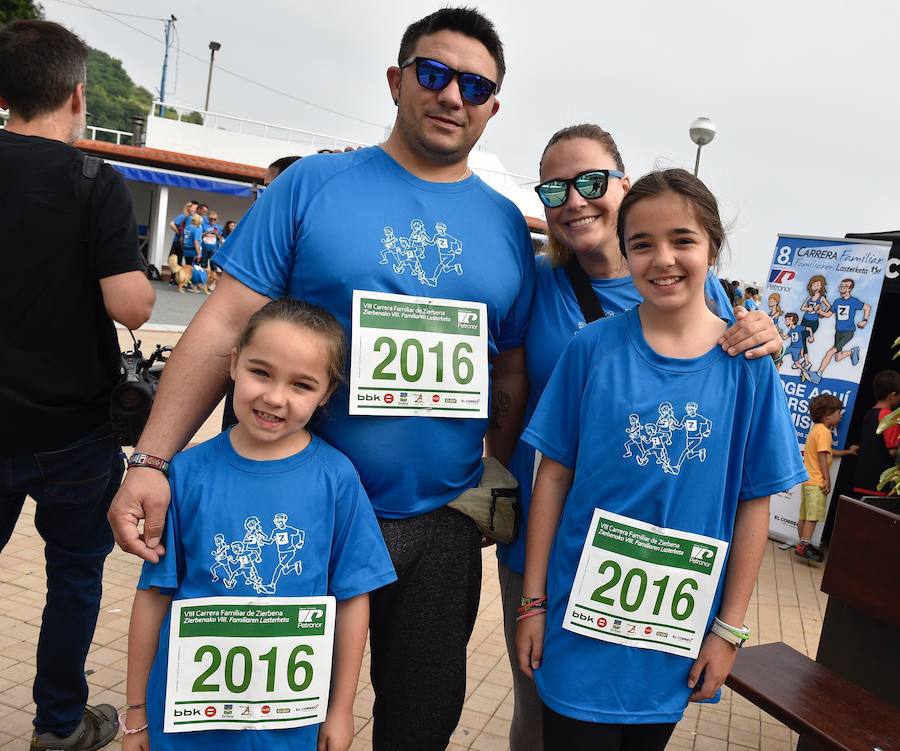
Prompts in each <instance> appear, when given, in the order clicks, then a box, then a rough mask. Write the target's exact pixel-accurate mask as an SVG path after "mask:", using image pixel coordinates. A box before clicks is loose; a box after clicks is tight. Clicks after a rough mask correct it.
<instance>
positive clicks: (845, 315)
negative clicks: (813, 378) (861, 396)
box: [819, 279, 872, 376]
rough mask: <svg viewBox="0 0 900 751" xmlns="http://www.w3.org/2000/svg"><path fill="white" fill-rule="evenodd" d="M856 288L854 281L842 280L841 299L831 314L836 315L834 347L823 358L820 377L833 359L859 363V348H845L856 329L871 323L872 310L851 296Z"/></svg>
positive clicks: (866, 304) (833, 305)
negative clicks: (857, 319) (859, 317)
mask: <svg viewBox="0 0 900 751" xmlns="http://www.w3.org/2000/svg"><path fill="white" fill-rule="evenodd" d="M854 286H856V283H855V282H854V281H853V280H852V279H841V284H840V286H839V287H838V291H839V292H840V297H838V299H837V300H835V301H834V303H833V304H832V306H831V311H830V312H829V315H834V346H833V347H831V348H830V349H829V350H828V351H827V352H826V353H825V357H823V358H822V364H821V365H820V366H819V376H822V375H824V374H825V368H827V367H828V365H829V364H830V363H831V359H832V358H834V359H835V360H836V361H837V362H840V361H841V360H845V359H846V358H848V357H849V358H850V362H851V363H852V364H853V365H856V364H858V363H859V347H858V346H855V347H851V348H850V349H848V350H845V349H844V347H846V346H847V345H848V344H849V343H850V340H851V339H852V338H853V335H854V334H855V333H856V329H864V328H865V327H866V324H867V323H868V322H869V313H870V312H871V310H872V309H871V307H869V304H868V303H864V302H863V301H862V300H859V299H857V298H855V297H851V296H850V293H851V292H852V291H853V287H854ZM860 311H862V318H861V319H860V321H859V323H856V314H857V313H859V312H860Z"/></svg>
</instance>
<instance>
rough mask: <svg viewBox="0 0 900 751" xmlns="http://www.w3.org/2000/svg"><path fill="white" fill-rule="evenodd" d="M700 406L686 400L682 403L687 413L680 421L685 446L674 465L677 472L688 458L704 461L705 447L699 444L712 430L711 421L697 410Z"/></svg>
mask: <svg viewBox="0 0 900 751" xmlns="http://www.w3.org/2000/svg"><path fill="white" fill-rule="evenodd" d="M699 408H700V406H699V405H698V404H697V402H688V403H687V404H685V405H684V409H685V412H687V414H686V415H685V416H684V419H683V420H682V421H681V424H682V425H683V426H684V436H685V440H686V442H685V446H684V451H682V452H681V456H680V457H678V464H677V465H676V466H675V472H676V473H677V472H678V471H679V470H680V469H681V465H682V464H683V463H684V462H685V461H686V460H688V459H693V458H695V457H696V458H697V459H699V460H700V461H701V462H705V461H706V449H705V448H700V444H701V443H702V442H703V439H704V438H708V437H709V434H710V433H711V432H712V421H711V420H708V419H707V418H705V417H704V416H703V415H701V414H700V413H699V412H697V410H698V409H699Z"/></svg>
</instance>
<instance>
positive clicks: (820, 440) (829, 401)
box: [794, 394, 859, 563]
mask: <svg viewBox="0 0 900 751" xmlns="http://www.w3.org/2000/svg"><path fill="white" fill-rule="evenodd" d="M843 414H844V403H843V402H842V401H841V400H840V399H838V398H837V397H836V396H835V395H834V394H819V395H818V396H817V397H815V398H813V399H812V400H811V401H810V403H809V415H810V417H811V418H812V421H813V423H814V424H813V426H812V428H810V430H809V433H808V434H807V436H806V444H805V445H804V446H803V466H804V467H806V472H807V474H808V475H809V479H808V480H807V481H806V482H804V483H803V488H802V489H801V492H802V496H801V499H800V513H799V514H798V515H797V520H798V521H797V535H798V537H799V538H800V542H798V543H797V547H795V548H794V555H796V556H797V557H798V558H805V559H806V560H808V561H815V562H816V563H821V562H822V561H823V560H824V559H825V556H824V555H823V554H822V551H821V550H820V549H819V548H817V547H816V546H815V545H813V544H812V538H813V533H814V532H815V531H816V524H818V523H819V522H820V521H824V520H825V513H826V504H827V499H828V494H829V493H831V474H830V472H831V460H832V458H833V457H835V456H856V454H857V452H858V451H859V446H856V445H854V446H851V447H850V448H849V449H846V450H843V449H833V448H832V447H831V444H832V441H833V435H832V433H833V431H834V430H835V429H836V428H837V426H838V425H840V422H841V417H842V416H843Z"/></svg>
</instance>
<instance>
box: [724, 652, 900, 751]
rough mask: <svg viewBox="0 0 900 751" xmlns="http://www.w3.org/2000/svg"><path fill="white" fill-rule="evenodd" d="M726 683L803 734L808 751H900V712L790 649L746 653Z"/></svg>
mask: <svg viewBox="0 0 900 751" xmlns="http://www.w3.org/2000/svg"><path fill="white" fill-rule="evenodd" d="M885 669H887V670H891V671H893V670H895V669H896V666H888V665H886V666H885ZM895 675H896V673H895ZM897 680H900V677H897ZM725 683H726V685H728V686H729V687H731V689H732V690H733V691H735V692H736V693H738V694H740V695H741V696H743V697H745V698H746V699H748V700H749V701H751V702H752V703H753V704H755V705H756V706H758V707H759V708H760V709H762V710H763V711H764V712H767V713H768V714H770V715H772V717H774V718H775V719H777V720H779V721H780V722H783V723H784V724H785V725H787V726H788V727H789V728H791V730H794V731H795V732H797V733H798V734H799V735H800V737H801V739H803V740H802V741H801V746H802V745H804V743H803V741H808V742H809V743H807V744H805V747H806V748H821V749H840V751H873V749H881V750H882V751H900V710H898V709H897V708H896V707H894V706H893V705H892V704H888V703H887V702H886V701H884V700H883V699H879V698H878V697H877V696H875V695H874V694H872V693H870V692H869V691H866V690H865V689H864V688H861V687H859V686H858V685H856V684H855V683H852V682H851V681H849V680H847V679H846V678H844V677H843V676H841V675H839V674H838V673H836V672H834V671H833V670H831V669H830V668H827V667H825V666H824V665H820V664H819V663H817V662H814V661H813V660H811V659H809V658H808V657H807V656H806V655H803V654H801V653H800V652H797V651H796V650H794V649H792V648H791V647H789V646H788V645H787V644H783V643H781V642H776V643H775V644H763V645H760V646H757V647H746V648H745V649H742V650H740V651H739V652H738V656H737V660H736V661H735V664H734V670H733V671H732V673H731V675H730V676H729V677H728V679H727V680H726V681H725Z"/></svg>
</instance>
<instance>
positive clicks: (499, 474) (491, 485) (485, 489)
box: [447, 456, 519, 545]
mask: <svg viewBox="0 0 900 751" xmlns="http://www.w3.org/2000/svg"><path fill="white" fill-rule="evenodd" d="M482 461H483V463H484V472H483V473H482V475H481V481H480V482H479V483H478V485H477V486H476V487H474V488H470V489H469V490H467V491H466V492H465V493H463V494H462V495H460V496H458V497H457V498H454V499H453V500H452V501H450V503H448V504H447V505H448V506H449V507H450V508H452V509H456V510H457V511H459V512H460V513H463V514H465V515H466V516H468V517H469V518H470V519H471V520H472V521H473V522H475V525H476V526H477V527H478V529H479V530H480V531H481V534H483V535H485V536H486V537H490V538H492V539H494V540H496V541H497V542H502V543H504V544H507V545H508V544H509V543H511V542H513V541H514V540H515V539H516V536H517V535H518V532H519V498H518V488H519V483H518V482H516V478H515V477H513V476H512V473H511V472H510V471H509V470H508V469H507V468H506V467H504V466H503V465H502V464H501V463H500V462H498V461H497V460H496V459H494V458H493V457H492V456H488V457H486V458H484V459H483V460H482Z"/></svg>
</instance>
